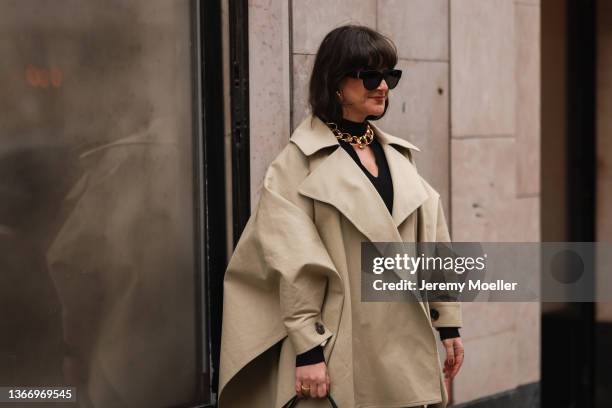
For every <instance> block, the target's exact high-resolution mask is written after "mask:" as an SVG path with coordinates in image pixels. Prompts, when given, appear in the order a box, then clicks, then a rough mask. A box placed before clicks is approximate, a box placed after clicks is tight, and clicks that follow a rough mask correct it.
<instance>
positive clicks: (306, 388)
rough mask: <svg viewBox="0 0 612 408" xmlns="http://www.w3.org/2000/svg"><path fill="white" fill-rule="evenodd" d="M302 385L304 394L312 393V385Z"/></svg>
mask: <svg viewBox="0 0 612 408" xmlns="http://www.w3.org/2000/svg"><path fill="white" fill-rule="evenodd" d="M301 387H302V392H303V393H304V394H307V395H310V387H304V386H303V385H302V386H301Z"/></svg>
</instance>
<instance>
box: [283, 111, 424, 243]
mask: <svg viewBox="0 0 612 408" xmlns="http://www.w3.org/2000/svg"><path fill="white" fill-rule="evenodd" d="M370 125H372V127H373V128H374V131H375V135H376V137H378V138H379V142H380V143H381V145H382V147H383V151H384V153H385V156H386V158H387V162H388V164H389V170H390V172H391V177H392V181H393V196H394V197H393V210H392V214H389V211H388V210H387V208H386V206H385V203H384V201H383V200H382V198H381V197H380V195H379V194H378V192H377V191H376V188H375V187H374V186H373V185H372V183H371V182H370V180H369V179H368V178H367V176H366V175H365V174H364V173H363V171H362V170H361V169H360V168H359V166H358V165H357V164H356V163H355V162H354V161H353V159H352V158H351V157H350V156H349V155H348V154H347V153H346V151H344V149H342V148H336V149H335V150H334V151H333V152H331V153H330V154H328V155H324V156H323V157H321V158H320V159H315V158H313V159H312V161H317V166H316V168H314V169H312V171H311V173H310V174H309V175H308V176H307V177H306V178H305V179H304V180H303V181H302V183H301V184H300V186H299V188H298V191H299V193H300V194H302V195H304V196H307V197H310V198H312V199H315V200H318V201H321V202H325V203H328V204H331V205H332V206H334V207H335V208H337V209H338V210H339V211H340V212H342V214H344V216H345V217H346V218H348V219H349V220H350V221H351V223H353V225H354V226H355V227H356V228H357V229H358V230H359V231H360V232H361V233H363V234H364V235H365V236H366V237H367V238H368V239H369V240H370V241H372V242H401V241H412V239H411V237H402V236H401V235H400V232H399V230H398V227H399V226H400V225H401V224H402V223H403V222H404V221H405V220H406V218H408V216H409V215H410V214H411V213H412V212H413V211H415V210H416V209H417V208H418V207H419V206H421V204H423V203H424V202H425V201H426V200H427V199H428V197H429V194H428V193H427V190H426V189H425V187H424V185H423V182H422V181H421V178H420V176H419V175H418V173H417V171H416V168H415V166H414V164H412V163H411V161H410V159H409V158H408V154H409V153H408V150H417V151H418V150H419V149H418V148H417V147H415V146H414V145H412V144H411V143H409V142H407V141H405V140H403V139H400V138H398V137H395V136H392V135H390V134H388V133H385V132H383V131H382V130H380V129H379V128H378V126H376V125H374V124H372V123H370ZM291 142H293V143H294V144H296V145H297V146H298V148H299V149H300V150H301V151H302V152H303V153H304V154H305V155H306V156H313V155H314V153H316V152H318V151H319V150H321V149H323V148H325V147H330V146H339V144H338V141H337V139H336V137H335V136H334V134H333V133H332V132H331V131H330V130H329V128H328V127H327V125H326V124H325V123H324V122H323V121H322V120H320V119H319V118H318V117H317V116H315V115H312V114H310V115H308V117H307V118H306V119H305V120H304V121H303V122H302V123H301V124H300V125H299V126H298V128H297V129H296V130H295V132H294V133H293V135H292V137H291ZM396 147H399V149H397V148H396ZM317 156H319V155H317Z"/></svg>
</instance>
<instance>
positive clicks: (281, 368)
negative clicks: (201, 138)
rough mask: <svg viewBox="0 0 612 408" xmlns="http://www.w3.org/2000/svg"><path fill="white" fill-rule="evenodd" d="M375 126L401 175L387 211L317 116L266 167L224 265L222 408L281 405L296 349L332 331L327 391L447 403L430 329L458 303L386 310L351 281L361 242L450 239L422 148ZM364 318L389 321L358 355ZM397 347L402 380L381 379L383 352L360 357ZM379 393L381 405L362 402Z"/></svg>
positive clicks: (393, 401)
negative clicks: (401, 347) (419, 165)
mask: <svg viewBox="0 0 612 408" xmlns="http://www.w3.org/2000/svg"><path fill="white" fill-rule="evenodd" d="M372 126H373V128H374V131H375V135H376V137H377V138H378V140H379V141H380V143H381V145H382V147H383V151H384V153H385V156H386V158H387V161H388V164H389V169H390V172H391V176H392V180H393V189H394V199H393V209H392V213H391V214H390V213H389V211H388V210H387V208H386V207H385V204H384V202H383V200H382V199H381V197H380V195H379V194H378V193H377V191H376V189H375V188H374V186H373V185H372V183H371V182H370V180H369V179H368V178H367V177H366V175H365V174H364V173H363V171H362V170H361V169H360V168H359V167H358V166H357V165H356V164H355V162H354V161H353V159H352V158H351V157H350V156H349V155H348V154H347V153H346V151H344V149H342V148H339V145H338V141H337V140H336V138H335V136H334V135H333V134H332V132H331V131H330V130H329V129H328V127H327V126H326V125H325V123H324V122H323V121H321V120H320V119H319V118H318V117H317V116H315V115H312V114H311V115H309V116H308V117H307V118H306V119H305V120H304V121H303V122H302V123H301V124H300V125H299V127H298V128H297V129H296V130H295V131H294V133H293V135H292V136H291V140H290V143H289V144H288V145H287V146H286V147H285V148H284V150H283V151H282V152H281V153H280V154H279V156H278V157H277V158H276V159H275V160H274V161H273V162H272V164H271V165H270V167H269V168H268V171H267V172H266V175H265V178H264V182H263V188H262V191H261V197H260V201H259V203H258V205H257V207H256V208H255V209H254V211H253V213H252V215H251V217H250V219H249V221H248V223H247V225H246V227H245V229H244V231H243V233H242V236H241V237H240V240H239V242H238V245H237V247H236V249H235V252H234V253H233V256H232V258H231V260H230V262H229V265H228V268H227V271H226V274H225V279H224V302H223V326H222V339H221V366H220V379H219V406H220V408H240V407H255V408H258V407H261V408H272V407H281V406H282V405H283V404H284V403H285V402H286V401H287V400H289V399H290V398H291V397H292V396H293V395H295V356H296V354H299V353H303V352H305V351H307V350H309V349H311V348H313V347H314V346H316V345H318V344H321V343H322V342H324V341H325V340H327V343H326V344H325V346H324V355H325V360H326V362H327V368H328V373H329V376H330V380H331V394H332V396H333V397H334V399H335V401H336V402H337V403H338V406H339V407H340V408H355V407H361V408H366V407H368V408H374V407H376V408H383V407H398V406H408V405H413V404H415V405H416V404H429V405H430V406H434V407H437V408H444V407H445V406H446V404H447V395H446V390H445V387H444V382H443V375H442V370H441V367H440V356H439V355H438V349H437V345H436V336H435V333H434V330H433V328H434V327H460V326H461V313H460V307H459V304H458V303H452V302H445V303H433V302H431V303H429V304H428V303H427V301H426V300H424V301H422V302H412V303H399V302H397V303H393V304H392V303H391V302H390V303H387V304H386V305H385V308H384V309H381V308H380V307H378V308H376V307H375V306H370V305H373V304H372V303H368V304H365V303H361V302H359V299H351V293H353V294H354V293H355V292H354V291H351V290H350V288H351V285H359V274H360V273H361V272H360V271H361V268H360V260H361V242H362V241H372V242H414V241H415V240H418V241H420V242H436V241H438V242H446V241H449V240H450V237H449V234H448V229H447V225H446V221H445V218H444V213H443V210H442V206H441V202H440V196H439V194H438V193H437V192H436V191H435V190H434V189H433V188H432V187H431V186H430V185H429V184H428V183H427V182H426V181H425V180H424V179H423V178H422V177H421V176H420V175H419V174H418V173H417V170H416V167H415V165H414V163H413V160H412V152H411V151H412V150H418V149H417V148H416V147H415V146H414V145H412V144H411V143H409V142H407V141H406V140H403V139H401V138H398V137H394V136H392V135H389V134H387V133H385V132H383V131H382V130H380V128H379V127H377V126H376V125H374V124H372ZM383 303H384V302H383ZM378 304H379V305H380V304H381V303H378ZM364 305H366V306H364ZM353 309H355V310H353ZM433 309H435V312H434V313H432V312H431V311H432V310H433ZM380 310H384V312H382V314H381V312H380ZM400 310H401V312H399V313H397V311H400ZM370 311H373V312H371V313H372V314H370V315H365V316H364V315H362V314H366V313H370ZM385 313H386V314H385ZM390 313H391V314H390ZM431 316H434V318H435V321H432V317H431ZM364 319H387V321H388V322H389V324H388V327H385V329H386V331H385V332H383V333H379V334H378V335H377V336H374V337H371V338H368V339H362V340H363V341H364V342H367V344H368V348H367V350H370V351H369V353H371V354H369V355H367V354H368V353H367V352H366V353H365V354H366V355H364V354H363V352H364V351H363V350H360V351H359V352H360V353H362V354H360V355H355V354H354V353H357V351H355V350H354V343H353V340H354V339H353V327H355V326H354V325H355V323H356V321H357V320H360V321H363V320H364ZM394 338H401V339H408V340H406V344H405V353H403V352H402V354H401V355H385V353H386V350H387V347H386V343H387V342H389V341H390V340H391V339H394ZM398 358H399V359H400V360H402V359H403V360H402V361H406V363H405V364H402V365H399V366H395V367H394V368H393V370H394V371H395V372H394V374H393V375H396V376H399V377H398V378H403V379H405V383H404V385H403V386H402V387H401V388H390V387H389V386H388V384H382V383H380V381H378V382H377V379H378V378H380V377H381V375H380V374H382V370H385V369H386V367H387V365H386V364H387V363H382V364H379V365H376V364H373V365H368V366H367V367H366V366H363V365H360V364H361V363H360V362H361V361H364V359H368V360H369V361H370V362H379V361H385V359H387V360H386V361H388V362H391V363H392V362H393V361H394V360H396V359H398ZM372 367H374V368H372ZM378 370H381V371H380V372H379V371H378ZM385 374H386V375H388V373H385ZM374 393H377V396H376V401H377V402H376V403H375V404H374V405H372V404H367V403H365V404H364V403H363V402H362V403H361V404H362V405H358V403H359V401H364V400H366V401H367V399H368V396H371V395H372V394H374ZM358 394H359V398H358V399H357V397H356V396H357V395H358ZM381 401H382V402H381ZM400 401H401V405H398V404H399V403H400ZM404 404H405V405H404ZM298 406H299V407H300V408H308V407H325V406H327V401H326V400H323V399H308V400H304V401H302V402H300V404H299V405H298Z"/></svg>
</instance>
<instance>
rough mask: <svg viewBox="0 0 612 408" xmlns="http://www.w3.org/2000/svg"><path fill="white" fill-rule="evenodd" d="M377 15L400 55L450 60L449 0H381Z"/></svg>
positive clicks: (378, 21)
mask: <svg viewBox="0 0 612 408" xmlns="http://www.w3.org/2000/svg"><path fill="white" fill-rule="evenodd" d="M377 15H378V20H377V26H378V29H379V30H380V31H381V32H382V33H384V34H386V35H388V36H389V37H390V38H392V39H393V41H394V42H395V44H396V45H397V48H398V54H399V56H400V58H405V59H421V60H436V61H448V30H449V26H448V0H379V1H378V12H377Z"/></svg>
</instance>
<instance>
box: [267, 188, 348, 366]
mask: <svg viewBox="0 0 612 408" xmlns="http://www.w3.org/2000/svg"><path fill="white" fill-rule="evenodd" d="M264 194H265V197H262V200H265V201H263V202H262V206H261V207H260V211H259V212H258V231H259V234H258V236H259V240H260V243H261V251H262V256H263V260H264V265H265V267H266V268H267V269H268V270H269V273H271V274H272V275H273V276H276V277H278V285H279V302H280V311H281V316H282V319H283V324H284V326H285V329H286V330H287V334H288V336H289V338H290V340H291V342H292V343H293V347H294V350H295V352H296V353H297V354H301V353H303V352H305V351H308V350H310V349H312V348H313V347H315V346H316V345H319V344H321V343H323V342H324V341H325V340H326V339H328V338H330V337H331V336H332V333H331V331H330V330H329V329H328V328H327V327H326V326H325V324H324V322H323V321H322V320H321V308H322V306H323V300H324V298H325V292H326V287H327V280H328V278H329V276H330V275H331V274H334V273H336V272H335V267H334V265H333V262H332V261H331V259H330V256H329V254H328V252H327V249H326V248H325V246H324V245H323V242H322V241H321V238H320V236H319V233H318V231H317V229H316V227H315V225H314V223H313V221H312V219H311V218H310V216H309V215H308V214H306V212H304V211H303V210H302V209H301V208H299V207H298V206H297V205H295V204H294V203H292V202H291V201H289V200H288V199H287V198H285V197H283V196H281V195H280V194H279V193H277V192H275V191H274V190H272V189H271V188H269V187H268V188H267V189H265V193H264Z"/></svg>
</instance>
